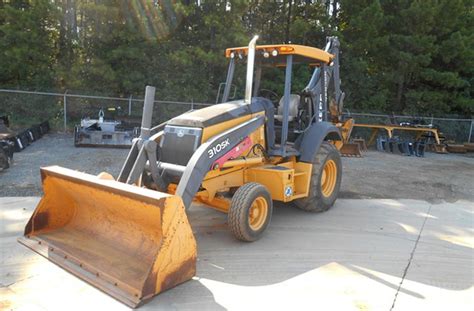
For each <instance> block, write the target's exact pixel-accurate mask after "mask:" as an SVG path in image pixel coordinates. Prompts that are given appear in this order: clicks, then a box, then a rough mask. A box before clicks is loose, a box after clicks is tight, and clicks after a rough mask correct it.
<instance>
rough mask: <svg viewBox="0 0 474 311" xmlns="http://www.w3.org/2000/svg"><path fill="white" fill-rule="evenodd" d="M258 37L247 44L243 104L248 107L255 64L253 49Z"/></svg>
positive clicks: (250, 99)
mask: <svg viewBox="0 0 474 311" xmlns="http://www.w3.org/2000/svg"><path fill="white" fill-rule="evenodd" d="M257 40H258V36H255V37H253V39H252V40H250V43H249V50H248V55H247V84H246V85H245V103H246V104H247V105H250V102H251V101H252V86H253V67H254V63H255V47H256V46H257Z"/></svg>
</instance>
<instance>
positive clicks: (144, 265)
mask: <svg viewBox="0 0 474 311" xmlns="http://www.w3.org/2000/svg"><path fill="white" fill-rule="evenodd" d="M41 176H42V180H43V190H44V196H43V198H42V199H41V201H40V203H39V204H38V206H37V207H36V210H35V211H34V213H33V216H32V217H31V219H30V220H29V222H28V224H27V225H26V228H25V235H24V237H21V238H20V239H19V242H20V243H22V244H24V245H26V246H27V247H29V248H31V249H32V250H34V251H35V252H37V253H39V254H41V255H43V256H44V257H46V258H48V259H49V260H51V261H52V262H54V263H56V264H57V265H59V266H60V267H62V268H63V269H65V270H67V271H69V272H71V273H73V274H74V275H76V276H78V277H79V278H81V279H83V280H85V281H86V282H88V283H90V284H92V285H94V286H96V287H97V288H99V289H101V290H102V291H104V292H106V293H107V294H109V295H111V296H113V297H114V298H116V299H118V300H119V301H121V302H123V303H125V304H126V305H128V306H130V307H133V308H134V307H137V306H138V305H139V304H140V303H142V302H143V301H144V300H147V299H149V298H151V297H152V296H153V295H155V294H157V293H159V292H162V291H164V290H166V289H168V288H171V287H173V286H175V285H177V284H179V283H182V282H184V281H187V280H189V279H191V278H192V277H193V276H194V275H195V272H196V241H195V239H194V236H193V233H192V230H191V227H190V225H189V222H188V219H187V217H186V214H185V209H184V205H183V203H182V200H181V198H180V197H177V196H173V195H169V194H166V193H161V192H157V191H152V190H149V189H145V188H140V187H136V186H132V185H127V184H124V183H121V182H117V181H114V180H105V179H101V178H99V177H96V176H92V175H88V174H84V173H80V172H76V171H73V170H69V169H65V168H61V167H57V166H53V167H47V168H42V169H41Z"/></svg>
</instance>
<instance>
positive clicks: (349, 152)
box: [339, 143, 362, 157]
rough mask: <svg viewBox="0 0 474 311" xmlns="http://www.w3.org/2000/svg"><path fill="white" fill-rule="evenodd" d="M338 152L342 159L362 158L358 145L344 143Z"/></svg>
mask: <svg viewBox="0 0 474 311" xmlns="http://www.w3.org/2000/svg"><path fill="white" fill-rule="evenodd" d="M339 151H340V153H341V156H343V157H362V153H361V152H360V145H359V144H354V143H344V144H343V145H342V148H341V149H340V150H339Z"/></svg>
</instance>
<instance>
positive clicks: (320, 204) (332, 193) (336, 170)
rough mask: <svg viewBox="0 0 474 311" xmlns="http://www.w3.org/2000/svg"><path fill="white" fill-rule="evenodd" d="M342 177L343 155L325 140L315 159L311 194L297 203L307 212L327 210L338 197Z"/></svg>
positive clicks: (296, 203)
mask: <svg viewBox="0 0 474 311" xmlns="http://www.w3.org/2000/svg"><path fill="white" fill-rule="evenodd" d="M341 179H342V163H341V156H340V154H339V152H338V151H337V148H336V147H335V146H334V145H333V144H331V143H328V142H323V143H322V144H321V147H320V148H319V151H318V153H317V154H316V156H315V157H314V159H313V168H312V173H311V181H310V188H309V194H308V196H307V197H306V198H302V199H298V200H295V201H294V202H295V205H296V206H297V207H298V208H300V209H302V210H304V211H307V212H314V213H320V212H325V211H327V210H328V209H330V208H331V207H332V206H333V205H334V202H335V201H336V199H337V196H338V194H339V189H340V187H341Z"/></svg>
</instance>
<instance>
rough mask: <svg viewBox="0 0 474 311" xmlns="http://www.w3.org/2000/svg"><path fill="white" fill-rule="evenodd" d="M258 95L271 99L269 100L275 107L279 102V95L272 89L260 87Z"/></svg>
mask: <svg viewBox="0 0 474 311" xmlns="http://www.w3.org/2000/svg"><path fill="white" fill-rule="evenodd" d="M259 95H260V96H262V97H265V98H268V99H269V100H271V102H272V103H273V105H274V106H275V107H277V106H278V103H279V102H280V96H279V95H278V94H277V93H275V92H273V91H272V90H269V89H260V92H259Z"/></svg>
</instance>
